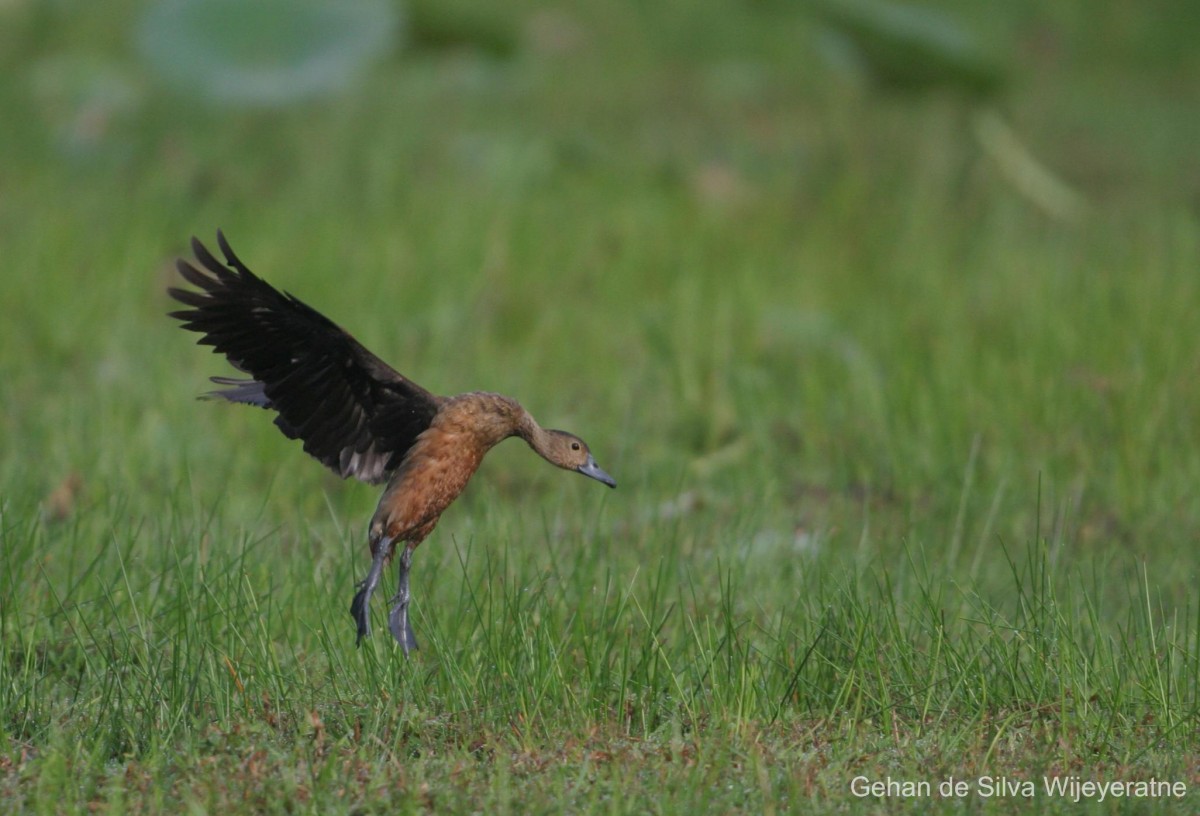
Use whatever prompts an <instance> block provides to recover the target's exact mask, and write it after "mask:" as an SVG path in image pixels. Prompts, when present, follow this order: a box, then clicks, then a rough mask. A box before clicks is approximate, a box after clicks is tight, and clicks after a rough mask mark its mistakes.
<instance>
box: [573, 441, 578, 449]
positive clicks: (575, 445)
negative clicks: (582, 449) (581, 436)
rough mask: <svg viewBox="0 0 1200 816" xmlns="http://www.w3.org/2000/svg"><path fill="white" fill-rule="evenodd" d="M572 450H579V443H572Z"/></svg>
mask: <svg viewBox="0 0 1200 816" xmlns="http://www.w3.org/2000/svg"><path fill="white" fill-rule="evenodd" d="M571 450H579V443H578V442H572V443H571Z"/></svg>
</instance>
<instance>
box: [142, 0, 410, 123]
mask: <svg viewBox="0 0 1200 816" xmlns="http://www.w3.org/2000/svg"><path fill="white" fill-rule="evenodd" d="M398 28H399V19H398V14H397V12H396V10H395V7H394V6H393V5H392V4H391V3H388V2H386V0H341V2H337V3H328V2H322V0H255V2H242V1H241V0H162V2H159V3H157V4H155V5H153V6H150V7H149V8H148V9H147V10H146V12H145V14H144V15H143V16H142V19H141V22H140V25H139V26H138V31H137V44H138V48H139V50H140V51H141V53H142V56H143V57H144V58H145V59H146V61H147V62H149V63H150V64H151V66H153V68H154V69H155V70H156V71H157V72H158V74H159V76H161V77H162V78H163V80H164V81H166V82H168V83H170V84H172V85H174V86H176V87H177V88H180V89H182V90H186V91H198V92H199V93H201V94H203V95H204V96H206V97H208V98H209V99H210V100H212V101H215V102H222V103H226V104H232V105H246V106H278V105H285V104H288V103H290V102H294V101H297V100H300V99H306V98H311V97H316V96H324V95H328V94H332V93H336V92H337V91H341V90H344V89H345V88H347V87H348V86H349V85H350V84H351V83H352V82H353V80H354V78H355V77H356V76H357V75H358V74H360V73H361V72H362V70H363V69H364V68H365V67H366V65H367V64H368V63H369V62H370V61H371V60H373V59H376V58H378V57H379V56H381V55H382V54H384V53H386V52H387V51H388V50H389V49H390V48H391V47H392V45H393V43H394V42H395V39H396V34H397V30H398Z"/></svg>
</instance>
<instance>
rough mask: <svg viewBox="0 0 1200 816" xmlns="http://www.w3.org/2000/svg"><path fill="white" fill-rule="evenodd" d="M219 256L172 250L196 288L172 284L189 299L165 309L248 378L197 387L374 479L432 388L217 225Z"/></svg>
mask: <svg viewBox="0 0 1200 816" xmlns="http://www.w3.org/2000/svg"><path fill="white" fill-rule="evenodd" d="M217 243H218V244H219V246H220V248H221V252H222V253H223V254H224V255H225V263H221V262H220V261H218V260H217V259H216V258H214V257H213V255H212V253H210V252H209V251H208V249H206V248H205V246H204V245H203V244H202V243H200V242H199V241H198V240H196V239H195V238H193V239H192V252H193V253H195V255H196V260H197V261H199V263H200V268H197V267H196V266H193V265H192V264H191V263H189V262H188V261H186V260H184V259H182V258H180V259H179V260H178V261H177V262H176V267H177V268H178V269H179V274H181V275H183V277H184V278H185V279H186V280H187V281H188V282H189V283H191V284H193V285H195V286H198V287H199V288H200V291H195V290H189V289H176V288H171V289H168V290H167V291H168V292H169V293H170V295H171V297H173V298H175V299H176V300H178V301H179V302H180V303H183V304H185V305H187V306H189V307H191V308H189V309H182V310H180V311H177V312H171V317H176V318H179V319H180V320H182V321H183V328H185V329H188V330H190V331H194V332H199V333H200V334H202V335H203V337H201V338H200V340H199V341H198V342H199V343H201V344H202V345H209V346H212V347H213V351H215V352H219V353H221V354H224V355H225V356H226V357H227V358H228V359H229V362H230V363H232V364H233V365H234V367H236V368H237V369H238V370H240V371H244V372H245V373H247V374H249V375H250V377H251V379H232V378H228V377H213V382H215V383H217V384H218V385H227V386H231V387H230V388H225V389H221V390H217V391H212V392H210V393H209V394H208V395H206V396H211V397H220V398H222V399H227V400H229V401H231V402H241V403H245V404H248V405H257V406H259V407H261V408H270V409H272V410H275V411H277V412H278V413H279V416H277V417H276V418H275V424H276V425H278V426H279V429H280V430H281V431H283V432H284V434H286V435H287V436H288V438H289V439H300V440H303V441H304V450H305V451H307V452H308V453H310V454H311V455H312V456H314V457H316V458H317V459H320V460H321V461H322V462H323V463H325V464H326V465H327V466H329V467H330V468H331V469H333V470H334V471H335V472H336V473H338V474H339V475H340V476H343V477H347V476H353V477H355V478H356V479H359V480H361V481H364V482H372V483H375V482H381V481H383V480H384V479H385V478H386V477H387V475H388V474H389V473H390V472H391V471H392V470H394V469H395V468H396V467H397V466H399V464H400V460H401V459H403V458H404V454H405V453H406V452H407V451H408V449H409V448H411V447H412V445H413V442H415V441H416V438H417V436H418V435H419V434H420V433H421V432H422V431H424V430H425V429H426V428H428V427H429V424H430V422H432V421H433V416H434V414H436V413H437V410H438V405H439V404H440V403H441V401H442V400H441V398H440V397H437V396H434V395H433V394H431V393H429V392H428V391H426V390H425V389H424V388H422V387H421V386H419V385H417V384H416V383H414V382H412V381H411V380H409V379H407V378H406V377H404V376H402V375H401V374H399V373H398V372H396V371H395V370H394V369H393V368H392V367H391V366H389V365H388V364H387V363H385V362H383V361H382V360H380V359H379V358H378V357H376V356H375V355H374V354H372V353H371V352H369V351H367V349H366V348H364V347H363V346H362V345H361V344H360V343H359V342H358V341H357V340H355V339H354V338H353V337H351V336H350V335H349V334H348V333H347V332H345V331H343V330H342V329H341V328H339V327H338V326H337V325H336V324H334V323H333V322H332V321H331V320H329V319H328V318H326V317H325V316H324V315H322V314H320V313H319V312H317V311H316V310H314V309H312V308H310V307H309V306H306V305H305V304H304V303H301V302H300V301H299V300H297V299H296V298H295V297H293V296H291V295H289V294H287V293H286V292H280V291H279V290H277V289H275V288H274V287H272V286H271V285H270V284H268V283H267V282H266V281H264V280H262V279H261V278H259V277H257V276H256V275H254V274H253V273H252V272H251V271H250V270H249V269H247V268H246V266H245V264H243V263H242V262H241V261H240V260H238V258H237V256H236V255H234V254H233V250H232V249H230V248H229V244H228V242H227V241H226V240H225V236H224V235H222V234H221V233H220V232H219V231H218V232H217Z"/></svg>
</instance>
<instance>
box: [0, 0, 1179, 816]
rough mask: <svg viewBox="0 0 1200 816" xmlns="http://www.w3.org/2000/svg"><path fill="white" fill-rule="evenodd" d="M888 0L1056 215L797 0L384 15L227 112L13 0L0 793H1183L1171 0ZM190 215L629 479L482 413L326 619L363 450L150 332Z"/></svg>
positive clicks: (919, 803)
mask: <svg viewBox="0 0 1200 816" xmlns="http://www.w3.org/2000/svg"><path fill="white" fill-rule="evenodd" d="M928 5H929V7H931V8H934V9H938V8H940V9H941V10H942V11H944V12H946V13H949V14H953V15H955V16H956V19H959V18H960V17H961V19H960V23H961V24H962V25H963V26H964V27H965V28H966V29H967V30H968V31H970V32H972V33H973V35H974V36H975V37H976V38H977V39H978V42H979V43H981V44H982V45H981V48H986V49H988V50H989V51H990V52H991V53H993V54H999V55H1002V56H1003V61H1004V64H1005V65H1006V66H1007V71H1008V75H1009V79H1010V82H1009V84H1008V86H1007V88H1006V90H1005V92H1004V94H1003V97H1002V98H1001V100H1000V102H999V106H1000V109H1001V110H1002V111H1003V116H1004V117H1005V120H1006V121H1007V122H1008V123H1009V124H1010V125H1011V127H1012V130H1013V132H1015V133H1017V134H1019V136H1020V138H1021V140H1022V142H1023V144H1024V145H1025V148H1026V149H1027V150H1028V151H1029V153H1030V155H1032V156H1035V157H1036V159H1037V160H1038V161H1039V162H1040V163H1041V164H1042V166H1043V167H1044V168H1046V169H1047V170H1048V171H1049V172H1051V173H1053V174H1054V176H1056V177H1057V178H1058V179H1060V180H1061V181H1063V182H1064V183H1065V184H1067V185H1069V186H1070V188H1071V189H1073V190H1074V191H1075V192H1076V193H1077V194H1078V195H1079V196H1080V197H1081V200H1082V201H1084V202H1086V203H1085V204H1084V205H1083V208H1082V209H1081V211H1080V213H1078V214H1077V215H1076V216H1073V217H1063V216H1062V214H1061V213H1059V214H1056V213H1054V212H1051V211H1047V209H1046V208H1045V207H1043V206H1039V203H1038V202H1037V201H1036V200H1035V199H1033V198H1031V197H1030V196H1029V195H1028V194H1027V191H1023V190H1022V189H1021V188H1020V186H1019V184H1014V183H1013V181H1012V179H1011V178H1010V177H1009V176H1008V175H1006V173H1005V171H1004V168H1003V167H1002V166H1001V164H1000V163H998V162H996V161H994V160H993V157H991V156H989V155H988V154H987V152H986V150H985V149H984V148H982V147H981V146H980V142H979V141H978V140H977V139H976V138H975V136H974V135H973V131H972V122H973V121H976V120H975V119H974V116H975V112H974V111H973V108H972V104H973V103H972V102H971V101H970V100H968V99H966V98H964V97H963V96H962V95H961V94H957V93H955V92H953V91H952V90H945V89H939V90H933V91H930V92H907V93H902V92H889V91H887V90H885V89H880V88H876V87H872V86H871V85H869V84H867V83H864V82H863V81H862V80H861V78H859V79H856V78H854V77H852V76H849V75H847V74H846V73H845V72H844V71H840V70H839V69H838V68H837V67H836V65H835V64H832V63H830V62H829V61H827V60H824V59H823V58H822V56H821V54H822V52H823V46H822V43H823V42H824V40H823V38H822V36H821V35H820V32H819V30H818V26H817V24H816V22H815V19H814V16H813V14H812V12H811V10H810V9H809V7H808V6H807V5H806V4H804V3H795V4H792V3H788V2H783V0H769V1H768V0H761V1H759V2H743V3H716V2H711V1H710V0H702V2H698V3H693V4H682V3H660V4H620V3H584V2H574V1H573V0H568V1H567V2H564V3H561V4H558V5H554V6H550V7H547V6H545V5H543V4H537V3H533V2H526V0H520V2H514V3H508V4H503V5H497V4H487V3H478V4H476V3H469V2H465V0H461V1H459V0H456V2H454V3H450V4H440V5H439V4H432V3H425V4H421V5H416V6H413V7H412V8H410V10H409V14H408V37H407V45H406V46H405V47H397V48H394V49H392V50H391V51H390V52H389V53H388V54H386V55H384V56H382V57H381V58H379V59H377V60H376V61H375V62H373V63H372V64H371V65H370V66H369V67H368V68H367V69H366V70H365V71H363V72H362V73H361V74H360V75H359V76H358V77H357V79H356V80H355V81H354V82H352V83H351V84H350V85H349V86H348V87H347V88H346V89H345V90H343V91H341V92H339V93H336V94H333V95H330V96H325V97H320V98H313V99H307V100H300V101H294V102H290V103H288V104H280V105H277V106H275V107H268V108H263V107H256V108H248V107H238V106H222V105H220V104H216V103H211V102H208V101H205V99H203V98H202V97H201V96H200V95H199V94H198V92H195V91H192V92H189V91H187V90H186V89H183V88H180V87H178V86H172V85H170V84H168V83H165V82H163V81H162V79H163V77H161V76H159V75H158V74H159V72H157V71H156V70H155V69H154V68H152V67H150V66H148V65H147V63H146V62H145V60H144V58H143V57H141V56H139V51H138V48H137V46H136V38H135V37H134V35H133V33H132V32H134V31H135V30H136V29H137V23H136V21H137V19H138V16H139V15H140V14H141V13H142V11H143V9H145V8H146V7H147V4H144V3H134V2H130V1H129V0H120V2H114V3H107V4H95V5H94V6H93V5H92V4H86V3H70V2H62V3H55V2H44V1H43V0H11V1H10V2H8V3H0V68H2V69H3V74H2V76H0V120H2V121H3V122H4V125H3V126H0V258H2V261H3V265H4V268H5V269H4V273H3V274H2V275H0V304H2V305H3V307H4V315H5V319H4V320H2V321H0V805H2V807H0V809H3V810H5V811H6V812H8V811H10V810H12V811H16V812H30V813H63V812H84V811H89V812H90V811H96V810H98V811H100V812H105V813H125V812H133V813H150V812H162V813H179V812H196V813H199V812H221V811H224V812H288V813H293V812H313V813H336V812H356V813H368V812H371V813H373V812H387V813H425V812H439V813H457V812H481V813H489V814H493V813H496V814H498V813H546V814H552V813H688V812H691V813H731V812H745V813H767V814H771V813H785V812H816V813H829V812H850V811H853V812H859V811H863V812H879V813H893V812H914V813H917V812H921V813H924V812H930V811H938V810H943V811H945V812H955V813H957V812H971V813H981V812H982V813H1010V812H1024V811H1026V810H1028V809H1030V808H1032V807H1037V808H1039V809H1040V810H1041V811H1042V812H1051V813H1056V812H1077V811H1087V812H1092V811H1095V812H1103V813H1140V812H1150V811H1154V812H1157V811H1160V810H1169V809H1176V810H1178V811H1180V812H1192V811H1195V810H1196V808H1197V807H1200V805H1198V804H1197V797H1200V760H1198V759H1197V757H1200V594H1198V593H1197V590H1196V587H1197V581H1198V574H1200V549H1198V548H1197V546H1196V545H1197V541H1198V539H1200V493H1198V492H1197V489H1196V486H1197V484H1200V438H1198V433H1200V418H1198V414H1197V411H1198V408H1197V406H1200V320H1198V319H1197V318H1196V315H1197V314H1198V313H1200V275H1198V274H1197V271H1198V270H1200V160H1198V158H1197V156H1198V154H1197V152H1196V149H1195V148H1196V141H1195V135H1196V133H1197V132H1200V130H1198V126H1200V112H1198V111H1197V109H1196V107H1195V105H1194V98H1195V94H1196V92H1197V90H1198V89H1200V57H1198V56H1197V53H1196V50H1195V48H1194V43H1193V41H1192V37H1191V36H1190V35H1188V34H1187V33H1186V32H1187V26H1186V25H1184V24H1183V21H1184V19H1185V18H1186V16H1187V15H1189V14H1191V13H1192V12H1191V9H1190V5H1189V4H1187V3H1184V2H1168V0H1160V2H1156V3H1145V4H1126V3H1118V2H1101V3H1088V4H1084V3H1063V4H1060V5H1053V6H1045V5H1044V4H1040V3H1033V2H1024V1H1022V2H1011V3H1007V4H974V5H971V6H969V7H968V6H963V5H962V4H958V3H952V2H948V0H943V2H937V3H935V2H930V3H929V4H928ZM117 11H120V12H122V13H116V12H117ZM217 228H221V229H223V230H224V231H225V233H226V235H227V236H228V237H229V239H230V241H231V243H232V244H233V246H234V248H235V249H237V251H238V253H239V255H240V256H241V257H242V259H243V260H245V261H246V262H247V263H248V265H249V266H250V267H251V268H252V269H254V270H255V271H256V272H257V273H259V274H260V275H262V276H263V277H265V278H266V279H268V280H269V281H270V282H272V283H273V284H275V285H276V286H278V287H280V288H282V289H285V290H287V291H289V292H291V293H293V294H295V295H296V296H298V297H300V298H302V299H303V300H305V301H306V302H308V303H309V304H311V305H313V306H315V307H316V308H318V309H320V310H321V311H322V312H324V313H325V314H327V315H328V316H329V317H330V318H332V319H333V320H335V321H336V322H337V323H339V324H340V325H342V326H343V327H345V328H346V329H348V330H349V331H351V332H352V333H353V334H355V336H356V337H358V339H359V340H361V341H362V342H363V343H364V344H365V345H367V346H368V347H369V348H371V349H373V350H374V351H375V352H376V353H378V354H379V355H380V356H381V357H383V358H384V359H386V360H387V361H388V362H390V363H391V364H392V365H394V366H395V367H396V368H397V369H398V370H400V371H402V372H404V373H405V374H406V375H408V376H410V377H412V378H413V379H414V380H416V381H417V382H419V383H421V384H422V385H424V386H425V387H427V388H429V389H430V390H432V391H434V392H436V393H443V394H451V393H457V392H460V391H468V390H493V391H499V392H502V393H505V394H510V395H512V396H515V397H517V398H518V399H520V400H521V401H522V403H523V404H524V405H525V406H526V407H528V408H529V409H530V410H531V412H532V413H533V414H534V415H535V416H537V417H538V419H539V420H540V421H542V422H543V424H545V425H547V426H549V427H559V428H566V429H569V430H571V431H573V432H575V433H578V434H579V435H581V436H582V437H583V438H585V439H586V440H587V441H588V443H589V445H590V446H591V448H592V450H593V452H594V453H595V455H596V458H597V460H598V461H599V463H600V465H601V466H602V467H604V468H605V469H606V470H607V471H608V472H609V473H611V474H613V476H614V477H615V478H616V479H617V481H618V483H619V486H618V488H617V489H616V490H615V491H610V490H608V489H607V488H604V487H602V486H600V485H598V484H597V483H595V482H593V481H591V480H587V479H582V478H579V477H578V476H575V475H570V474H564V473H562V472H561V471H556V470H555V469H553V468H551V467H548V466H546V465H545V464H544V463H543V462H541V461H540V460H538V459H537V457H536V456H534V455H533V454H532V453H531V452H530V451H529V450H528V449H526V447H525V446H524V445H523V444H522V443H520V442H518V441H508V442H505V443H504V444H502V445H501V446H500V447H498V448H497V449H496V450H495V451H493V452H492V453H491V454H490V455H489V456H488V458H487V460H486V461H485V462H484V464H483V467H482V468H481V469H480V472H479V473H478V474H477V475H476V476H475V478H474V480H473V481H472V483H471V485H470V487H469V488H468V490H467V492H466V493H465V494H464V495H463V497H462V498H460V499H459V501H458V502H456V503H455V504H454V506H453V507H452V508H451V509H450V510H449V511H448V512H447V513H446V514H445V515H444V516H443V518H442V521H441V523H440V525H439V527H438V529H437V531H436V532H435V533H434V534H433V536H432V537H431V538H430V539H429V540H428V541H427V542H426V543H425V544H424V545H422V546H421V548H420V549H419V550H418V551H417V553H416V556H415V558H414V562H413V565H414V576H413V581H414V583H413V594H414V606H413V615H414V626H415V629H416V633H417V637H418V638H419V640H420V642H421V647H422V648H421V650H420V651H419V652H416V653H414V655H413V656H412V657H411V659H408V660H406V659H405V658H404V657H403V655H402V654H401V652H400V649H399V647H398V646H397V645H396V644H395V643H394V642H393V641H392V640H391V639H390V638H389V637H388V635H387V633H386V627H385V626H384V618H383V615H384V604H383V603H381V602H379V601H378V596H377V602H376V608H375V624H376V627H375V628H376V631H375V634H374V636H373V637H372V638H370V639H369V640H368V641H366V642H364V643H363V645H362V647H361V648H357V649H356V648H355V643H354V625H353V622H352V620H351V618H350V616H349V614H348V611H347V610H348V607H349V603H350V599H351V596H352V594H353V588H354V584H355V582H356V581H357V580H358V579H360V578H361V577H362V575H363V574H364V573H365V572H366V569H367V568H368V566H369V562H370V555H369V552H368V550H367V546H366V526H367V522H368V521H369V519H370V516H371V513H372V511H373V509H374V506H375V502H376V500H377V499H378V495H379V492H378V489H377V488H374V487H370V486H365V485H360V484H357V483H354V482H343V481H341V480H339V479H338V478H337V477H336V476H334V475H333V474H331V473H329V472H328V471H326V470H324V469H323V468H322V467H321V466H320V465H319V464H318V463H316V462H315V461H313V460H311V459H309V458H308V457H307V456H306V455H305V454H304V453H303V451H302V450H301V448H300V445H299V444H298V443H295V442H289V441H288V440H286V439H285V438H284V437H283V436H282V435H281V434H280V433H278V431H277V430H276V429H275V428H274V427H273V426H272V424H271V422H270V421H269V416H268V415H266V414H264V413H262V412H260V411H257V410H253V409H250V408H244V407H240V406H231V405H225V404H217V403H214V402H202V401H197V400H196V399H195V397H196V396H197V395H198V394H199V393H201V392H203V391H205V390H206V388H207V386H208V382H207V379H206V378H207V377H208V376H211V375H221V374H226V375H227V374H230V373H231V370H230V369H229V367H228V365H227V364H226V363H225V362H224V360H223V359H222V358H219V357H217V356H214V355H212V354H210V353H209V352H208V349H207V348H198V347H196V346H195V345H194V340H195V336H194V335H191V334H187V333H184V332H182V331H180V330H179V329H178V328H177V325H176V322H175V321H172V320H170V319H169V318H167V317H166V312H167V311H169V310H170V309H172V308H173V305H172V302H171V301H170V300H169V298H168V297H167V295H166V287H167V286H169V285H176V284H177V282H178V279H177V277H176V275H175V273H174V267H173V260H174V258H176V257H178V256H180V255H183V254H186V253H187V252H188V240H189V238H190V237H191V236H192V235H196V236H198V237H199V238H201V239H202V240H204V241H206V242H208V243H209V244H210V245H211V244H213V243H215V232H216V229H217ZM393 574H394V573H391V572H389V577H388V578H387V581H388V584H389V585H390V582H391V581H392V580H393V579H392V577H390V576H391V575H393ZM378 595H380V596H383V597H384V598H385V599H386V597H387V595H388V592H387V591H386V588H385V589H384V590H382V591H381V592H380V593H378ZM1085 783H1086V784H1091V785H1095V786H1096V787H1094V788H1088V787H1086V785H1085ZM872 786H874V787H872ZM1101 786H1103V787H1101Z"/></svg>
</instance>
